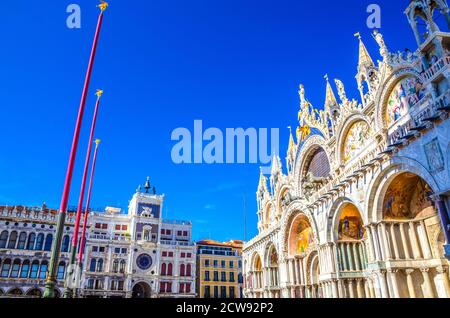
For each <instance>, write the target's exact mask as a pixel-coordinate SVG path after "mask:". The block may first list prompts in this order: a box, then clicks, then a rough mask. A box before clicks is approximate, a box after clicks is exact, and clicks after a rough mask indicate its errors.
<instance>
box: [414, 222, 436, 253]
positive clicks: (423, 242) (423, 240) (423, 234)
mask: <svg viewBox="0 0 450 318" xmlns="http://www.w3.org/2000/svg"><path fill="white" fill-rule="evenodd" d="M417 230H418V233H419V241H420V246H421V247H422V251H423V254H424V255H423V256H424V258H425V259H430V258H433V256H432V254H431V249H430V243H429V242H428V236H427V230H426V225H425V222H424V221H423V220H421V221H420V224H419V226H418V228H417Z"/></svg>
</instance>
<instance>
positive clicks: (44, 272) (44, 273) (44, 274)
mask: <svg viewBox="0 0 450 318" xmlns="http://www.w3.org/2000/svg"><path fill="white" fill-rule="evenodd" d="M47 268H48V263H47V261H43V262H42V263H41V266H40V268H39V279H45V278H46V277H47Z"/></svg>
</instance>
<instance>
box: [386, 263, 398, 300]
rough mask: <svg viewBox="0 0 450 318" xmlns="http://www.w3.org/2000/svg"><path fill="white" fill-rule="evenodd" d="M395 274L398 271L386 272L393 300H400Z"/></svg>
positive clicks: (390, 270)
mask: <svg viewBox="0 0 450 318" xmlns="http://www.w3.org/2000/svg"><path fill="white" fill-rule="evenodd" d="M397 272H398V270H396V269H389V270H388V275H389V280H390V282H391V286H392V291H393V293H394V295H393V298H400V290H399V287H398V280H397Z"/></svg>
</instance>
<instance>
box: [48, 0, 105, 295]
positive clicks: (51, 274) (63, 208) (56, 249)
mask: <svg viewBox="0 0 450 318" xmlns="http://www.w3.org/2000/svg"><path fill="white" fill-rule="evenodd" d="M107 7H108V3H106V2H104V1H103V0H101V4H100V5H99V8H100V15H99V17H98V21H97V29H96V31H95V36H94V42H93V45H92V50H91V55H90V58H89V64H88V68H87V72H86V78H85V82H84V87H83V91H82V94H81V101H80V106H79V110H78V117H77V121H76V125H75V132H74V135H73V141H72V149H71V151H70V157H69V163H68V167H67V172H66V179H65V182H64V190H63V194H62V198H61V205H60V208H59V215H58V221H57V225H56V235H55V240H54V241H53V245H52V251H51V258H50V264H49V270H48V273H47V280H46V282H45V291H44V298H54V297H55V286H56V283H57V278H56V275H57V269H58V263H59V256H60V252H61V240H62V236H63V231H64V224H65V219H66V213H67V205H68V201H69V194H70V186H71V184H72V175H73V168H74V165H75V159H76V154H77V149H78V141H79V138H80V130H81V126H82V122H83V115H84V109H85V106H86V96H87V92H88V90H89V83H90V80H91V74H92V68H93V65H94V60H95V53H96V51H97V44H98V39H99V36H100V30H101V26H102V22H103V12H104V11H105V10H106V8H107Z"/></svg>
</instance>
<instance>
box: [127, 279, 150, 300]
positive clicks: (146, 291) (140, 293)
mask: <svg viewBox="0 0 450 318" xmlns="http://www.w3.org/2000/svg"><path fill="white" fill-rule="evenodd" d="M151 294H152V293H151V288H150V286H149V285H148V284H147V283H144V282H141V283H138V284H136V285H134V287H133V296H132V297H133V298H150V297H151Z"/></svg>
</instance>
